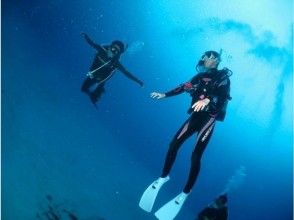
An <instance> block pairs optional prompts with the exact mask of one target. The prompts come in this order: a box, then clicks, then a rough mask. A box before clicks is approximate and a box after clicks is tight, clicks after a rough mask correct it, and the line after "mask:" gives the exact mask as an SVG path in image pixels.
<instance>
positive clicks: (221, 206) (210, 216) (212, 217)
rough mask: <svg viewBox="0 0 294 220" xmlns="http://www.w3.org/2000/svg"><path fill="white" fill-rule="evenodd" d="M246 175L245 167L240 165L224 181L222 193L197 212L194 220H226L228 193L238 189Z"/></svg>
mask: <svg viewBox="0 0 294 220" xmlns="http://www.w3.org/2000/svg"><path fill="white" fill-rule="evenodd" d="M245 177H246V168H245V167H244V166H240V168H239V169H237V170H236V171H235V173H234V175H233V176H232V177H230V178H229V179H228V181H227V183H226V186H225V188H224V190H223V191H222V193H221V194H220V195H219V196H218V197H217V198H216V199H215V200H214V201H213V202H212V203H211V204H209V205H208V206H207V207H205V208H204V209H203V210H201V212H200V213H199V214H198V217H197V218H196V220H227V219H228V194H229V193H232V191H234V190H236V189H238V188H239V187H240V186H241V185H242V184H243V182H244V179H245Z"/></svg>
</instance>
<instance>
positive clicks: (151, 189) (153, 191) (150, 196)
mask: <svg viewBox="0 0 294 220" xmlns="http://www.w3.org/2000/svg"><path fill="white" fill-rule="evenodd" d="M167 181H169V176H167V177H165V178H161V177H159V178H158V179H157V180H155V181H154V182H153V183H151V185H150V186H148V188H147V189H146V190H145V192H144V193H143V195H142V197H141V199H140V202H139V206H140V207H141V208H142V209H143V210H145V211H146V212H151V210H152V207H153V204H154V202H155V199H156V197H157V194H158V192H159V190H160V188H161V187H162V186H163V184H165V183H166V182H167Z"/></svg>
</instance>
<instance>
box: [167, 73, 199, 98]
mask: <svg viewBox="0 0 294 220" xmlns="http://www.w3.org/2000/svg"><path fill="white" fill-rule="evenodd" d="M197 80H198V76H195V77H193V78H192V79H191V80H190V81H188V82H186V83H183V84H180V85H179V86H178V87H176V88H174V89H173V90H171V91H168V92H166V93H165V96H166V97H170V96H175V95H179V94H181V93H183V92H186V91H188V90H190V89H192V88H193V85H194V84H196V82H197Z"/></svg>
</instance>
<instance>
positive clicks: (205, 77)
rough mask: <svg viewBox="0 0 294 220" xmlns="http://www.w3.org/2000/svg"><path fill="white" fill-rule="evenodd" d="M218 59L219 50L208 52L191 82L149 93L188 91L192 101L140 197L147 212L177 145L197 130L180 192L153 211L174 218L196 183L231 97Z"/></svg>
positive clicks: (153, 95) (160, 95)
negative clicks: (158, 173)
mask: <svg viewBox="0 0 294 220" xmlns="http://www.w3.org/2000/svg"><path fill="white" fill-rule="evenodd" d="M220 61H221V58H220V54H219V53H217V52H215V51H207V52H205V53H204V54H203V55H202V57H201V59H200V60H199V62H198V64H197V65H196V70H197V74H196V75H195V76H194V77H193V78H192V79H191V80H190V81H188V82H186V83H183V84H181V85H179V86H178V87H177V88H175V89H173V90H171V91H169V92H167V93H158V92H153V93H151V98H155V99H162V98H166V97H171V96H175V95H179V94H181V93H183V92H187V93H189V94H190V95H191V97H192V103H191V107H190V108H189V110H188V113H189V114H190V117H189V118H188V120H187V121H186V122H185V123H184V124H183V125H182V127H181V128H180V129H179V130H178V132H177V133H176V135H175V136H174V138H173V139H172V141H171V143H170V145H169V150H168V152H167V155H166V159H165V164H164V167H163V170H162V174H161V176H160V177H159V178H158V179H157V180H155V181H154V182H153V183H152V184H151V185H150V186H149V187H148V188H147V189H146V190H145V192H144V193H143V195H142V197H141V200H140V202H139V206H140V207H141V208H142V209H144V210H145V211H147V212H150V211H151V210H152V207H153V204H154V202H155V199H156V196H157V193H158V192H159V190H160V188H161V186H162V185H163V184H164V183H166V182H167V181H168V180H169V173H170V170H171V168H172V166H173V164H174V162H175V159H176V155H177V152H178V150H179V148H180V147H181V145H182V144H183V143H184V142H185V141H186V140H187V139H188V138H189V137H190V136H191V135H193V134H194V133H198V138H197V141H196V144H195V148H194V151H193V153H192V157H191V168H190V173H189V178H188V181H187V182H186V185H185V187H184V189H183V192H181V193H180V194H179V195H178V196H176V197H175V198H174V199H172V200H171V201H170V202H168V203H167V204H166V205H164V206H163V207H162V208H160V209H159V210H158V211H157V212H156V213H155V216H156V217H157V218H159V219H173V218H174V217H175V216H176V215H177V214H178V212H179V211H180V209H181V207H182V205H183V203H184V201H185V200H186V198H187V196H188V195H189V193H190V192H191V189H192V187H193V185H194V183H195V182H196V179H197V176H198V173H199V171H200V160H201V157H202V154H203V152H204V150H205V148H206V146H207V144H208V142H209V139H210V138H211V135H212V133H213V129H214V126H215V122H216V120H218V121H223V120H224V118H225V115H226V106H227V103H228V101H229V100H230V99H231V97H230V79H229V77H230V76H231V74H232V72H231V71H230V70H229V69H227V68H223V69H222V70H218V69H217V67H218V65H219V63H220Z"/></svg>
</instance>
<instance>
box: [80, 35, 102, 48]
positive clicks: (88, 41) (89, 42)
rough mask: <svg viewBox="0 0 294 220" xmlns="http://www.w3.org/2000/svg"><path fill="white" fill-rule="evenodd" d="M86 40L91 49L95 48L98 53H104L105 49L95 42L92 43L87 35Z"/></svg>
mask: <svg viewBox="0 0 294 220" xmlns="http://www.w3.org/2000/svg"><path fill="white" fill-rule="evenodd" d="M84 38H85V40H86V41H87V43H88V44H89V45H90V46H91V47H93V48H95V49H96V50H97V51H98V52H100V51H103V47H102V46H101V45H99V44H96V43H95V42H94V41H92V40H91V38H90V37H89V36H88V35H87V34H84Z"/></svg>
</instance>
